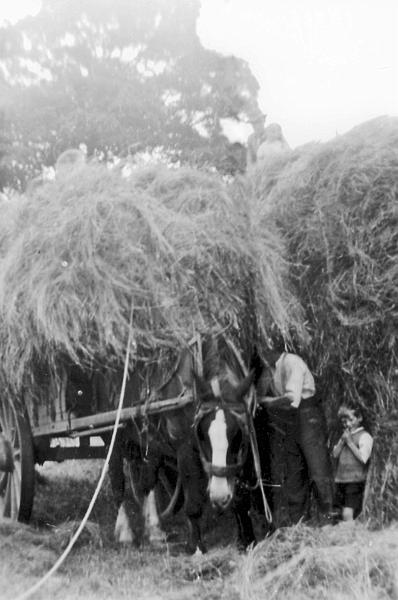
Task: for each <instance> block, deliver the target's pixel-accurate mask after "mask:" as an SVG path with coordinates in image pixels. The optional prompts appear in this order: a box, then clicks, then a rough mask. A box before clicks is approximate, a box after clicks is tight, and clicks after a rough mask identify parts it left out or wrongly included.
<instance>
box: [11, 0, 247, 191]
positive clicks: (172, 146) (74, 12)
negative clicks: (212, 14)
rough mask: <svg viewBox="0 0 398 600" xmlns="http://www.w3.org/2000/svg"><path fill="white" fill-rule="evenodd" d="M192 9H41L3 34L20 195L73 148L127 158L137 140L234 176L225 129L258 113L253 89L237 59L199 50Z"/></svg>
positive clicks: (71, 4)
mask: <svg viewBox="0 0 398 600" xmlns="http://www.w3.org/2000/svg"><path fill="white" fill-rule="evenodd" d="M199 10H200V0H44V1H43V5H42V9H41V11H40V12H39V13H38V15H37V16H35V17H29V18H25V19H23V20H22V21H20V22H18V23H17V24H16V25H14V26H10V25H8V26H6V27H3V28H1V29H0V55H1V56H2V57H4V58H3V60H2V61H0V67H1V70H0V73H1V75H0V77H1V78H2V80H1V81H0V85H1V86H2V87H4V89H5V93H4V94H3V100H2V104H1V107H0V108H1V109H2V111H3V113H4V115H5V119H4V126H3V134H4V136H5V137H6V139H7V140H9V142H10V143H9V147H8V152H7V153H6V156H5V157H3V167H4V165H6V166H7V165H8V166H9V169H8V170H7V169H5V171H4V168H3V171H2V172H3V181H2V183H3V185H4V184H5V183H7V184H13V185H17V184H18V185H22V186H23V185H24V182H25V181H26V179H28V178H30V177H32V176H33V175H34V174H35V173H37V172H38V171H40V169H41V166H42V165H52V164H54V162H55V160H56V158H57V156H58V155H59V154H60V153H61V152H62V151H63V150H65V149H66V148H68V147H76V146H78V145H79V143H85V144H86V145H87V149H88V154H89V155H92V154H93V153H94V152H102V153H105V154H106V153H107V152H109V151H111V152H112V153H114V154H116V155H118V156H125V155H126V154H127V153H128V148H129V146H130V145H131V144H134V143H136V142H139V143H140V144H141V145H142V147H145V148H147V149H149V150H151V149H153V148H155V147H158V148H161V149H162V152H163V153H164V154H165V155H167V156H168V157H169V158H171V159H175V160H180V161H181V162H190V163H192V164H196V165H203V164H210V165H213V166H215V167H216V168H218V169H220V170H222V171H228V170H231V164H232V162H233V161H235V167H234V168H239V167H240V166H241V165H239V163H240V162H241V158H240V157H239V148H237V147H236V145H235V146H233V145H231V144H230V143H229V141H228V139H227V138H226V136H225V135H224V133H223V128H222V121H221V120H222V119H228V118H230V119H234V120H237V121H247V120H248V118H250V115H252V114H253V113H255V112H258V110H259V109H258V106H257V93H258V83H257V81H256V79H255V78H254V76H253V75H252V73H251V71H250V69H249V67H248V65H247V63H245V61H243V60H241V59H238V58H235V57H233V56H223V55H220V54H218V53H217V52H214V51H211V50H207V49H205V48H204V47H203V46H202V45H201V42H200V39H199V37H198V35H197V32H196V22H197V19H198V16H199ZM0 135H1V132H0ZM237 155H238V158H237ZM230 158H231V160H230ZM231 161H232V162H231ZM4 177H5V178H6V180H7V181H4Z"/></svg>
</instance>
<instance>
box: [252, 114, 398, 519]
mask: <svg viewBox="0 0 398 600" xmlns="http://www.w3.org/2000/svg"><path fill="white" fill-rule="evenodd" d="M241 186H242V189H243V192H242V191H241V192H240V195H245V196H247V195H250V196H251V199H250V202H251V203H254V204H255V203H262V204H263V211H264V212H265V213H267V215H268V220H269V221H273V222H274V224H275V227H276V228H278V229H279V230H280V231H281V232H282V234H283V237H284V240H285V243H286V246H287V250H288V257H289V258H290V261H291V268H290V274H291V277H292V280H293V282H294V286H295V290H296V293H297V296H298V298H299V300H300V302H301V304H302V306H303V307H304V310H305V313H306V314H305V317H306V320H307V329H308V331H309V333H310V336H311V343H310V344H309V346H308V348H307V349H304V350H303V349H302V348H301V349H300V350H301V351H303V352H304V356H305V357H306V358H307V360H308V362H309V364H310V366H311V367H312V369H313V370H314V372H315V375H316V377H317V380H318V386H319V388H320V391H321V393H322V397H323V400H324V406H325V409H326V411H327V416H328V420H329V424H330V427H331V434H332V436H331V437H332V441H334V439H333V438H334V435H335V434H337V433H338V431H337V428H336V413H337V409H338V407H339V405H340V404H341V403H342V402H343V401H346V400H351V401H353V402H354V403H358V404H359V405H361V406H362V407H363V408H364V410H365V413H366V416H367V417H368V419H367V420H368V421H369V423H368V427H370V431H371V433H372V434H373V435H374V437H375V446H374V451H373V458H372V460H371V466H370V473H369V481H368V486H367V494H366V497H367V500H366V511H365V515H366V516H372V517H373V518H374V519H375V520H376V521H377V522H382V523H384V522H387V521H389V520H390V519H392V518H398V494H397V490H398V345H397V333H398V302H397V299H398V119H397V118H388V117H382V118H379V119H375V120H374V121H370V122H368V123H365V124H363V125H361V126H359V127H356V128H355V129H353V130H352V131H350V132H349V133H347V134H346V135H343V136H340V137H337V138H336V139H334V140H332V141H330V142H328V143H325V144H311V145H308V146H304V147H302V148H301V149H298V150H296V151H293V152H291V153H289V154H287V155H285V156H284V157H280V158H277V159H274V160H270V161H269V162H263V163H262V165H260V166H259V167H258V169H257V171H255V172H254V173H252V174H251V175H250V177H249V178H248V180H247V181H246V182H243V183H242V184H241Z"/></svg>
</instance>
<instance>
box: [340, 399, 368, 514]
mask: <svg viewBox="0 0 398 600" xmlns="http://www.w3.org/2000/svg"><path fill="white" fill-rule="evenodd" d="M338 417H339V418H340V421H341V423H342V425H343V428H344V432H343V435H342V436H341V438H340V439H339V441H338V442H337V444H336V445H335V446H334V448H333V457H334V458H336V459H337V468H336V474H335V482H336V496H337V498H336V499H337V503H338V504H339V505H340V506H342V515H341V516H342V519H343V521H352V520H353V519H355V518H356V517H357V516H358V515H359V513H360V512H361V510H362V502H363V493H364V489H365V481H366V474H367V470H368V466H369V458H370V455H371V452H372V447H373V438H372V436H371V435H370V433H368V432H367V431H365V429H364V427H363V425H362V420H363V416H362V412H361V409H360V408H359V407H351V406H348V405H346V404H343V405H342V406H341V407H340V409H339V412H338Z"/></svg>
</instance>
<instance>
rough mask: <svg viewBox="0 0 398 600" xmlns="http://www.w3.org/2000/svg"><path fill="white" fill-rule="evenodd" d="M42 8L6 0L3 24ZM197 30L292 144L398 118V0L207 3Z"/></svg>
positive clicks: (32, 0)
mask: <svg viewBox="0 0 398 600" xmlns="http://www.w3.org/2000/svg"><path fill="white" fill-rule="evenodd" d="M39 5H40V1H39V0H13V2H7V3H5V2H2V7H1V8H0V22H1V21H2V20H3V19H4V18H7V19H9V20H11V21H15V20H16V19H17V18H18V17H20V16H24V15H25V14H27V13H34V12H35V11H37V9H38V7H39ZM199 35H200V37H201V40H202V43H203V45H204V46H206V47H209V48H213V49H215V50H217V51H219V52H222V53H225V54H235V55H236V56H238V57H241V58H244V59H245V60H247V61H248V63H249V65H250V67H251V70H252V72H253V73H254V75H255V76H256V78H257V80H258V82H259V84H260V88H261V89H260V106H261V108H262V110H263V111H264V112H265V113H266V114H267V115H268V116H267V123H271V122H275V121H276V122H278V123H280V125H281V126H282V129H283V132H284V134H285V137H286V138H287V140H288V142H289V143H290V145H291V146H293V147H294V146H297V145H299V144H303V143H306V142H308V141H311V140H321V141H324V140H327V139H330V138H332V137H333V136H335V135H336V133H344V132H345V131H347V130H348V129H350V128H351V127H353V126H355V125H358V124H359V123H362V122H363V121H366V120H367V119H371V118H373V117H377V116H379V115H383V114H389V115H398V0H202V12H201V17H200V20H199ZM246 134H247V132H246ZM237 137H239V133H238V134H237Z"/></svg>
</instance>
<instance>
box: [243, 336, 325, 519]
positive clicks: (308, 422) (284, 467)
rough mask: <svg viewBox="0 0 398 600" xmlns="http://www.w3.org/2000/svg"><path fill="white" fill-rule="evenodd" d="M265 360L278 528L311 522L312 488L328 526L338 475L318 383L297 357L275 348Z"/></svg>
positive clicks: (263, 389) (264, 396)
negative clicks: (316, 384) (335, 480)
mask: <svg viewBox="0 0 398 600" xmlns="http://www.w3.org/2000/svg"><path fill="white" fill-rule="evenodd" d="M280 345H281V344H280ZM262 358H263V359H264V361H265V362H266V363H267V364H266V368H265V369H263V370H262V373H261V375H260V376H259V377H257V379H258V383H257V390H258V395H259V403H260V404H261V405H263V406H265V407H266V409H267V413H268V432H269V433H268V436H269V450H270V475H271V481H272V487H271V493H272V501H273V509H274V513H275V524H276V526H277V527H278V526H279V527H280V526H282V525H288V524H292V523H297V522H298V521H299V520H300V519H302V518H304V519H307V518H308V517H309V511H310V484H312V485H313V487H314V491H315V497H316V499H317V502H318V505H319V509H320V513H321V520H323V521H326V522H327V521H329V520H330V519H331V518H332V515H333V513H332V508H333V473H332V465H331V461H330V457H329V453H328V449H327V430H326V421H325V417H324V414H323V410H322V405H321V401H320V399H319V397H318V396H317V395H316V391H315V383H314V378H313V376H312V373H311V372H310V370H309V368H308V366H307V365H306V363H305V362H304V360H303V359H302V358H301V357H300V356H298V355H297V354H293V353H290V352H284V351H283V350H282V349H281V348H278V347H276V346H275V347H273V348H271V347H269V348H266V349H265V350H264V351H263V352H262ZM260 361H261V359H260ZM254 366H255V365H254ZM255 369H256V366H255ZM257 373H258V374H259V370H258V367H257Z"/></svg>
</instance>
